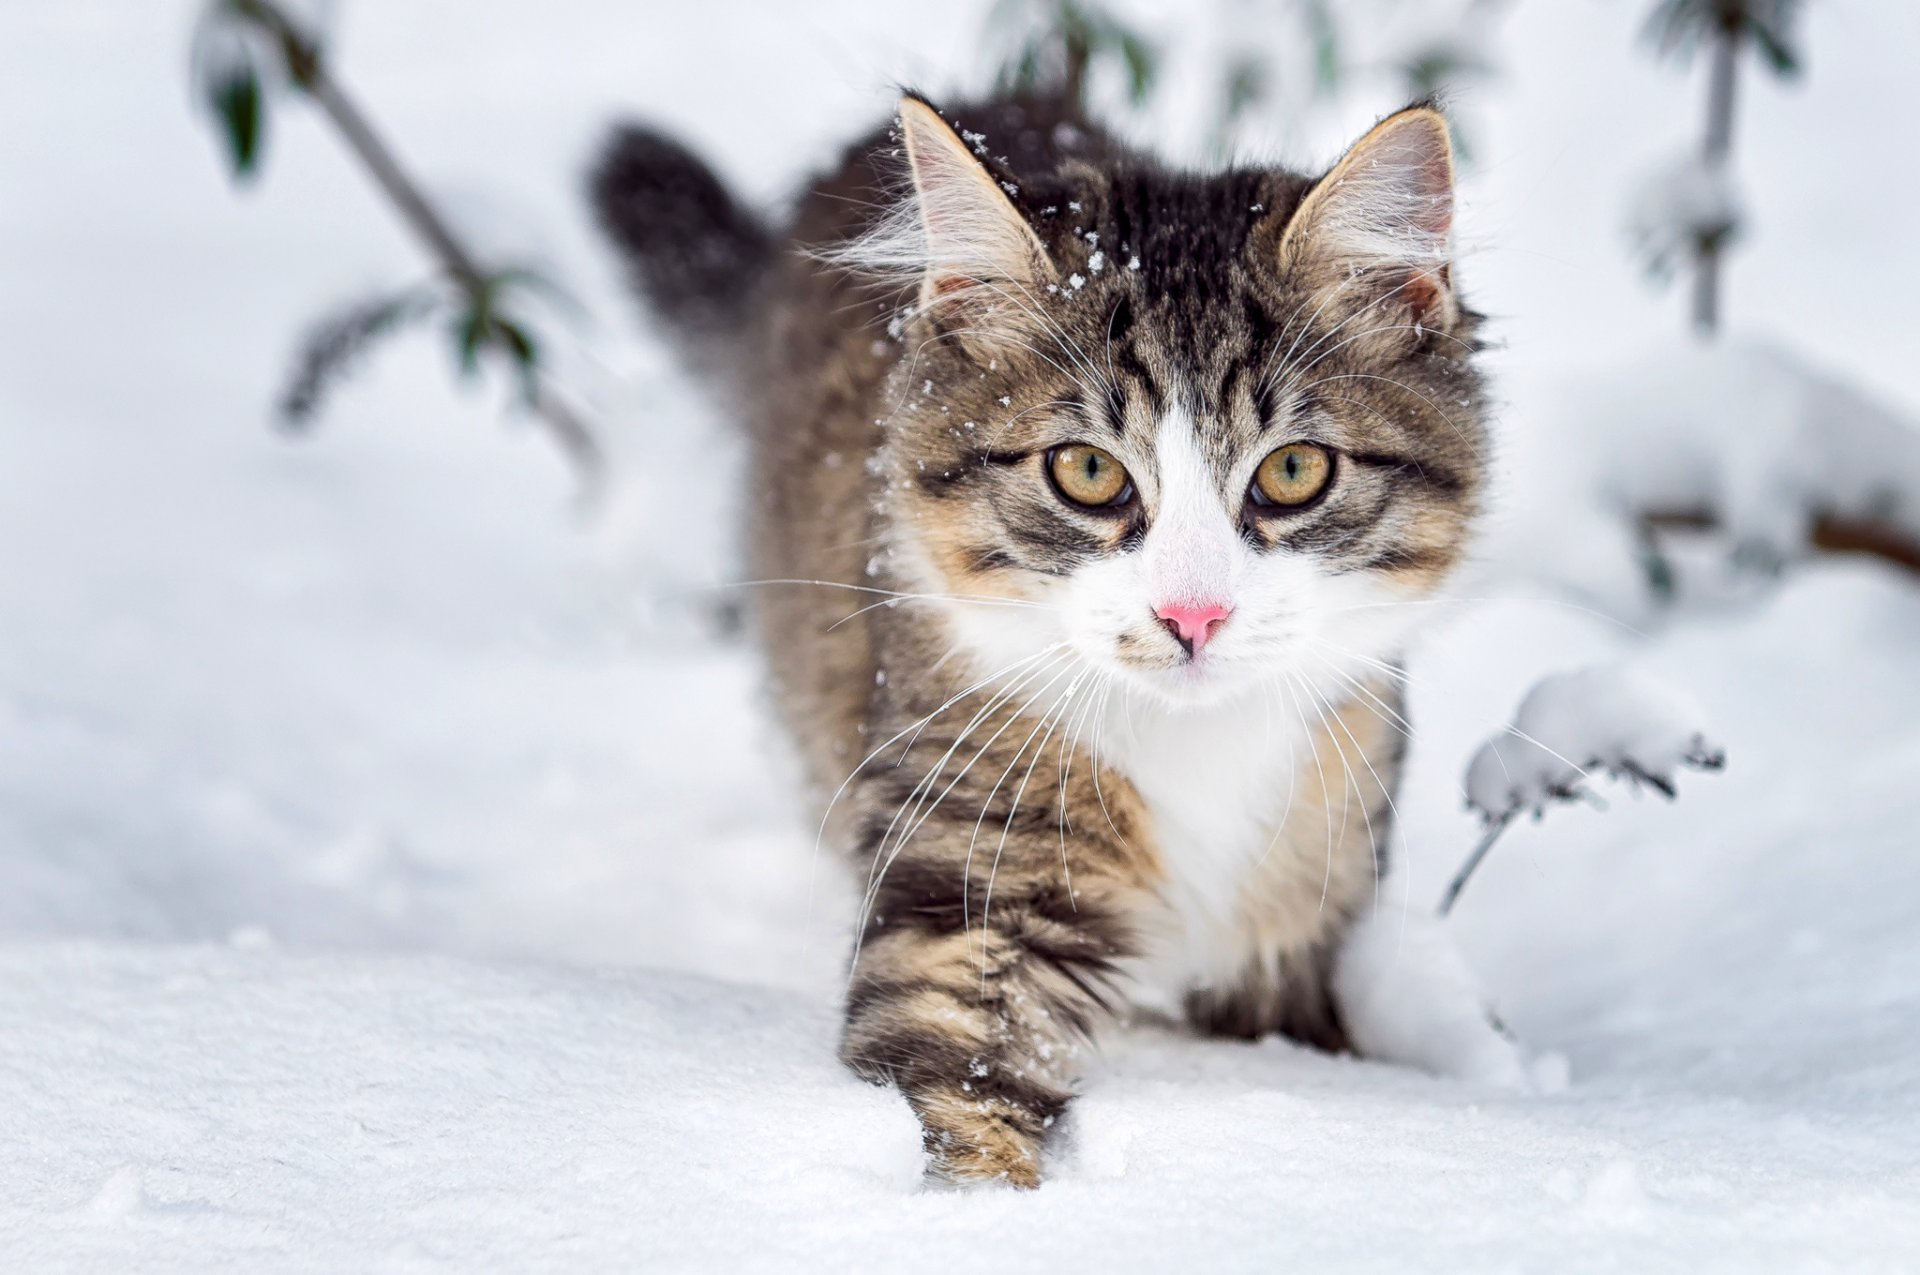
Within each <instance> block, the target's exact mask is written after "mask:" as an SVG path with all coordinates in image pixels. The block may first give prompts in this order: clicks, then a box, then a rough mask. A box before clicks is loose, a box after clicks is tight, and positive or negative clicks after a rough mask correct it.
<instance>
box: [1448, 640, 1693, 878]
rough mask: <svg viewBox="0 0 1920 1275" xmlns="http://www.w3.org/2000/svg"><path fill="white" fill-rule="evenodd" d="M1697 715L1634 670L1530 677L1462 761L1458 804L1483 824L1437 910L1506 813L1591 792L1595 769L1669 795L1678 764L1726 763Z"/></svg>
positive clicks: (1506, 821)
mask: <svg viewBox="0 0 1920 1275" xmlns="http://www.w3.org/2000/svg"><path fill="white" fill-rule="evenodd" d="M1701 721H1702V713H1701V710H1700V707H1699V705H1698V704H1696V703H1695V702H1694V700H1693V697H1692V696H1690V695H1688V694H1686V693H1685V692H1683V691H1681V690H1679V689H1677V688H1675V687H1672V686H1669V685H1667V684H1666V683H1664V682H1662V681H1660V680H1659V679H1657V678H1655V677H1652V676H1650V675H1649V674H1647V673H1644V672H1642V671H1639V670H1637V669H1632V668H1626V667H1621V666H1604V667H1599V668H1588V669H1581V670H1578V671H1576V672H1571V673H1558V674H1554V675H1553V676H1551V677H1548V678H1545V679H1543V680H1542V681H1540V682H1538V683H1536V684H1535V685H1534V687H1533V689H1532V690H1530V691H1528V692H1527V695H1526V698H1525V699H1523V700H1522V701H1521V702H1520V711H1519V712H1518V713H1517V714H1516V715H1515V717H1514V720H1513V724H1512V725H1510V726H1508V727H1506V728H1505V729H1503V730H1502V731H1500V732H1499V733H1498V734H1495V735H1493V736H1491V737H1490V738H1489V739H1488V740H1487V741H1486V742H1485V743H1483V744H1482V745H1480V748H1479V750H1478V751H1476V752H1475V753H1474V755H1473V760H1472V761H1471V762H1470V763H1469V764H1468V766H1467V776H1466V790H1467V806H1468V808H1469V809H1471V810H1473V811H1476V812H1477V813H1478V814H1479V815H1480V818H1481V820H1482V822H1483V824H1484V825H1485V832H1484V833H1483V835H1482V836H1481V838H1480V842H1479V844H1478V845H1476V846H1475V847H1474V849H1473V852H1472V854H1470V855H1469V856H1468V857H1467V861H1466V862H1465V863H1464V864H1463V865H1461V868H1460V871H1459V872H1458V873H1456V874H1455V876H1454V878H1453V881H1452V883H1451V884H1450V885H1449V886H1448V887H1447V892H1446V894H1445V895H1444V896H1443V897H1442V898H1441V900H1440V914H1441V915H1442V916H1445V915H1446V914H1447V913H1448V912H1450V911H1451V910H1452V909H1453V905H1454V902H1455V901H1456V900H1457V899H1458V898H1459V897H1460V892H1461V891H1462V890H1463V889H1465V888H1466V884H1467V881H1468V879H1469V878H1470V877H1472V875H1473V873H1474V870H1475V869H1476V868H1478V867H1479V866H1480V862H1481V860H1482V859H1484V858H1485V857H1486V855H1487V851H1489V850H1491V849H1492V848H1493V843H1494V842H1495V841H1497V840H1498V839H1499V837H1500V834H1501V833H1502V832H1504V831H1506V829H1507V827H1508V826H1509V825H1510V824H1512V823H1513V821H1514V820H1515V819H1517V818H1519V817H1520V816H1521V815H1522V814H1527V813H1531V814H1532V815H1533V817H1534V818H1535V819H1539V818H1541V817H1542V816H1544V815H1545V814H1546V811H1547V807H1549V806H1551V805H1554V804H1556V803H1559V802H1571V801H1597V800H1598V798H1596V797H1595V796H1594V794H1593V793H1592V792H1591V790H1590V789H1589V788H1588V786H1587V785H1588V782H1589V781H1590V780H1591V779H1592V778H1593V777H1594V776H1595V775H1596V774H1599V775H1606V776H1611V777H1612V778H1614V779H1619V780H1625V781H1626V782H1627V783H1628V784H1630V785H1631V786H1633V787H1634V788H1636V789H1639V788H1650V789H1652V790H1653V791H1655V792H1657V793H1659V794H1660V795H1661V796H1663V797H1666V798H1668V799H1669V800H1671V799H1672V798H1673V797H1675V796H1676V795H1677V794H1678V788H1677V786H1676V784H1675V779H1676V778H1677V776H1678V775H1679V773H1680V771H1681V769H1682V768H1686V769H1691V770H1719V769H1720V768H1721V767H1723V766H1724V765H1726V753H1725V751H1724V750H1722V749H1721V748H1719V747H1718V746H1717V745H1715V744H1713V743H1711V742H1709V740H1708V738H1707V734H1706V730H1705V727H1704V726H1703V725H1702V724H1701Z"/></svg>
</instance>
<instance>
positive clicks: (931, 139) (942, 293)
mask: <svg viewBox="0 0 1920 1275" xmlns="http://www.w3.org/2000/svg"><path fill="white" fill-rule="evenodd" d="M900 134H901V137H902V138H903V139H904V141H905V143H906V148H907V164H908V167H909V169H910V170H911V172H912V175H913V189H914V198H915V203H916V205H917V207H918V210H919V215H920V230H921V233H922V235H923V237H924V246H925V250H926V255H925V260H924V274H923V276H922V280H921V285H920V303H921V305H922V306H924V307H933V306H936V305H939V304H941V303H943V302H947V301H956V300H960V299H963V298H964V297H965V296H966V295H967V294H968V293H971V292H974V291H976V290H979V289H986V290H989V291H993V290H998V291H999V292H1000V293H1001V294H1005V293H1009V292H1011V293H1016V294H1017V293H1019V292H1022V291H1027V290H1031V289H1032V288H1033V287H1034V285H1036V284H1038V283H1040V282H1041V281H1042V280H1043V279H1044V278H1045V277H1046V276H1047V275H1048V274H1049V273H1050V269H1049V266H1048V263H1047V254H1046V249H1045V248H1044V247H1042V246H1041V243H1040V237H1039V236H1038V235H1036V234H1034V232H1033V227H1032V226H1030V225H1029V224H1027V219H1026V218H1025V217H1024V216H1023V215H1022V214H1021V212H1020V210H1019V209H1018V208H1016V207H1015V206H1014V203H1013V200H1012V199H1011V198H1010V197H1009V196H1008V193H1007V191H1006V190H1004V189H1002V187H1001V185H1000V180H999V179H998V178H997V177H996V176H995V175H994V173H993V172H992V171H991V170H990V169H989V168H988V166H987V164H986V163H985V162H983V161H982V159H981V158H980V156H979V155H977V154H975V153H974V150H973V148H971V147H970V146H968V144H967V142H966V141H965V140H964V139H963V138H962V137H961V136H960V134H958V133H956V132H955V131H954V130H953V128H952V126H950V125H949V124H948V123H947V122H946V121H945V120H943V119H941V118H940V114H939V112H938V111H936V110H934V108H933V107H932V106H931V105H930V104H929V103H927V102H926V101H924V100H923V99H921V98H918V97H915V96H913V95H911V94H909V95H908V96H906V97H904V98H902V99H901V100H900Z"/></svg>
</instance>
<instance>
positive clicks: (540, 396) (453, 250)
mask: <svg viewBox="0 0 1920 1275" xmlns="http://www.w3.org/2000/svg"><path fill="white" fill-rule="evenodd" d="M230 3H231V4H232V6H233V11H234V12H235V13H237V14H238V15H240V16H241V17H244V18H247V19H249V20H250V21H252V22H253V23H254V24H255V25H257V26H258V27H259V28H260V29H261V30H262V31H264V32H265V33H266V34H267V35H268V36H270V37H271V38H272V39H273V41H274V43H275V44H276V45H277V46H278V47H279V50H280V53H281V56H282V58H283V60H284V61H285V63H286V68H287V74H288V77H289V78H290V79H291V80H292V81H293V83H294V85H295V86H297V87H298V88H300V89H301V90H302V91H304V92H305V93H306V94H307V95H308V96H309V97H311V98H312V99H313V101H314V102H315V103H316V104H317V105H318V106H319V107H320V110H321V113H322V114H324V115H325V116H326V117H327V119H328V121H329V122H331V123H332V124H333V126H334V128H335V130H336V131H337V132H338V133H339V134H340V137H341V140H343V141H344V142H345V143H346V145H347V149H348V150H350V151H351V152H352V153H353V155H354V158H356V159H357V160H359V161H360V164H361V166H362V167H364V168H365V169H366V170H367V173H368V174H369V175H370V176H371V177H372V178H373V181H374V184H375V185H377V186H378V187H379V188H380V192H381V193H382V194H383V195H385V196H386V197H387V200H388V202H389V203H391V204H392V205H393V207H394V209H395V211H397V212H398V213H399V214H400V218H401V220H402V221H404V222H405V223H406V225H407V228H408V229H409V230H411V231H412V232H413V234H414V236H415V237H416V238H417V239H418V240H419V241H420V242H421V244H422V245H423V246H424V247H425V248H426V250H427V252H428V253H429V254H430V255H431V256H432V257H433V259H434V261H435V262H436V263H437V264H438V265H439V267H440V268H441V270H443V271H444V272H445V273H446V275H447V278H448V279H449V280H450V281H451V282H452V283H453V285H454V286H455V287H456V288H458V289H459V290H460V291H461V293H462V294H464V295H465V296H466V298H467V299H468V301H470V302H471V303H473V305H474V306H475V307H484V306H486V305H487V304H488V296H487V293H488V289H489V288H490V287H491V286H492V285H491V281H490V280H489V279H488V278H487V276H486V274H485V272H484V271H482V269H481V268H480V266H479V265H478V263H477V262H476V261H475V259H474V256H473V254H472V253H471V252H469V251H468V250H467V248H466V246H465V245H464V244H463V243H461V241H460V239H459V238H458V237H457V236H456V235H455V234H454V233H453V230H452V229H451V228H450V227H449V226H448V225H447V223H446V219H445V218H443V217H442V216H441V215H440V213H439V210H438V209H436V208H435V207H434V206H433V204H432V203H431V202H429V201H428V199H427V197H426V196H425V194H424V193H422V191H421V189H420V187H419V185H418V184H417V183H415V182H414V180H413V179H412V178H411V177H410V176H409V175H408V174H407V172H406V170H405V169H403V168H402V167H401V166H400V163H399V161H398V160H397V159H396V158H395V156H394V154H393V151H392V150H391V149H390V148H389V147H388V146H387V144H386V142H385V141H384V140H383V139H382V138H381V137H380V135H379V134H378V133H377V132H375V131H374V128H373V125H372V123H371V122H370V121H369V120H368V119H367V117H366V116H365V115H364V114H363V113H362V112H361V111H360V108H359V107H358V106H357V105H356V104H355V103H354V101H353V99H352V98H351V97H349V96H348V95H347V93H346V91H345V90H344V89H343V88H342V87H341V85H340V82H339V81H338V80H337V79H335V78H334V77H333V75H332V74H331V73H330V71H329V69H328V67H327V63H326V59H325V57H324V56H323V55H322V53H321V49H320V45H319V43H318V42H317V41H316V40H315V39H314V37H313V36H312V35H311V34H310V33H309V32H307V31H306V30H305V29H304V28H302V27H301V25H300V24H299V23H298V22H296V21H295V20H294V19H293V18H292V17H290V16H289V15H288V14H287V12H286V11H285V10H284V9H282V8H281V7H280V5H279V4H278V3H276V2H275V0H230ZM485 339H486V342H487V345H488V347H489V348H491V349H493V350H494V352H495V353H496V354H498V355H500V356H501V357H502V358H504V359H506V360H507V361H509V362H517V363H520V364H521V366H522V368H523V371H524V372H525V375H526V377H527V381H528V384H527V405H528V407H529V409H530V410H531V411H532V412H533V414H534V417H535V419H537V420H538V421H540V423H541V424H542V425H543V426H544V427H545V428H546V430H547V432H548V434H550V435H551V436H552V438H553V440H554V442H555V443H557V444H558V445H559V446H560V449H561V450H562V452H564V453H565V455H566V457H567V460H568V461H569V462H570V463H571V464H572V465H573V467H574V470H575V471H576V473H577V474H578V476H579V480H580V483H581V487H582V489H583V491H584V492H585V493H586V494H588V495H589V496H591V495H592V494H594V493H595V492H597V490H598V488H599V485H600V482H601V481H602V479H603V477H604V471H605V456H604V454H603V453H602V451H601V448H600V445H599V443H598V442H597V441H596V440H595V438H594V436H593V434H592V432H591V431H589V430H588V429H587V427H586V425H585V424H584V423H583V422H582V420H581V418H580V416H579V414H578V413H577V412H576V411H575V410H574V409H573V407H572V406H571V405H570V404H569V403H568V402H567V400H566V397H565V396H564V395H563V394H562V393H561V392H560V391H559V390H558V389H557V388H556V387H555V386H554V385H553V383H552V380H551V378H549V377H548V376H547V375H546V374H545V373H544V372H543V371H541V370H540V369H538V368H533V367H527V366H526V365H525V360H524V359H523V358H521V357H520V355H521V352H519V351H516V350H515V349H514V347H513V346H512V345H511V343H510V341H509V339H508V336H507V334H506V333H505V332H503V331H501V330H499V329H495V328H489V329H488V332H487V335H486V338H485Z"/></svg>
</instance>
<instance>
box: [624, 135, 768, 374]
mask: <svg viewBox="0 0 1920 1275" xmlns="http://www.w3.org/2000/svg"><path fill="white" fill-rule="evenodd" d="M588 193H589V196H590V198H591V200H592V203H593V209H594V213H595V215H596V217H597V218H598V220H599V223H600V229H601V232H602V233H604V234H605V235H606V236H607V238H608V239H609V240H611V241H612V242H613V245H614V247H616V248H617V249H618V250H619V251H620V253H621V255H622V256H623V257H624V258H625V261H626V266H627V275H628V278H629V280H630V282H631V283H632V285H633V288H634V291H636V292H637V293H639V295H640V296H641V298H642V299H643V300H645V301H646V303H647V305H648V306H649V307H650V308H651V309H652V310H653V312H654V314H656V315H657V316H658V317H659V318H660V319H661V320H662V321H663V322H664V323H666V324H667V325H668V326H669V327H670V328H672V329H673V330H674V332H675V335H676V336H677V337H679V338H680V339H681V340H682V341H683V342H684V343H685V344H686V345H687V346H688V347H689V349H690V352H692V353H693V354H695V355H696V356H697V357H700V358H702V359H704V358H705V357H708V356H711V355H714V354H719V353H721V352H723V351H724V350H725V349H726V347H728V346H730V345H731V344H732V343H733V338H735V337H737V336H738V335H739V334H740V333H741V332H742V331H743V330H744V329H745V327H746V325H747V320H748V318H749V317H750V315H751V312H752V303H753V296H754V292H755V290H756V289H757V287H758V286H759V283H760V280H761V278H762V277H763V276H764V275H765V273H766V270H767V267H768V266H769V265H770V264H771V263H772V261H773V259H774V241H773V237H772V235H771V234H770V233H769V232H768V230H767V228H766V226H765V225H764V224H763V223H762V222H761V220H760V219H759V217H757V216H755V215H754V213H753V211H752V210H751V209H749V208H747V207H746V206H745V205H743V204H741V203H740V201H739V200H737V199H735V198H734V197H733V194H732V192H731V191H729V190H728V189H727V187H726V185H725V183H723V182H722V181H721V180H720V178H719V177H718V176H717V175H716V174H715V173H714V171H713V170H712V169H711V168H709V167H707V165H706V163H705V162H704V161H703V160H701V158H700V157H699V156H698V155H695V154H694V153H693V152H692V151H690V150H688V149H687V148H686V147H685V146H682V145H681V144H680V143H679V142H677V141H674V140H673V139H672V138H670V137H668V136H666V135H665V134H664V133H659V132H656V131H655V130H653V129H650V128H644V127H641V126H639V125H634V124H626V125H621V126H620V127H618V128H616V129H615V130H614V132H613V135H612V136H611V137H610V138H608V140H607V142H606V144H605V145H604V146H603V147H602V148H601V150H600V155H599V159H598V160H597V161H596V162H595V164H594V167H593V172H592V174H591V176H590V177H589V179H588Z"/></svg>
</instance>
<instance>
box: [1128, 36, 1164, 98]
mask: <svg viewBox="0 0 1920 1275" xmlns="http://www.w3.org/2000/svg"><path fill="white" fill-rule="evenodd" d="M1118 34H1119V40H1120V56H1121V57H1122V58H1124V59H1125V60H1126V64H1127V96H1128V97H1129V98H1130V99H1131V100H1132V102H1133V104H1134V105H1135V106H1145V105H1146V104H1147V98H1148V97H1150V96H1151V95H1152V94H1153V81H1154V77H1155V75H1156V74H1157V72H1158V67H1157V66H1156V64H1155V61H1154V53H1153V46H1152V45H1150V44H1148V43H1147V42H1146V41H1145V40H1143V39H1141V38H1140V36H1139V35H1138V34H1136V33H1135V32H1132V31H1125V30H1121V31H1119V32H1118Z"/></svg>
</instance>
